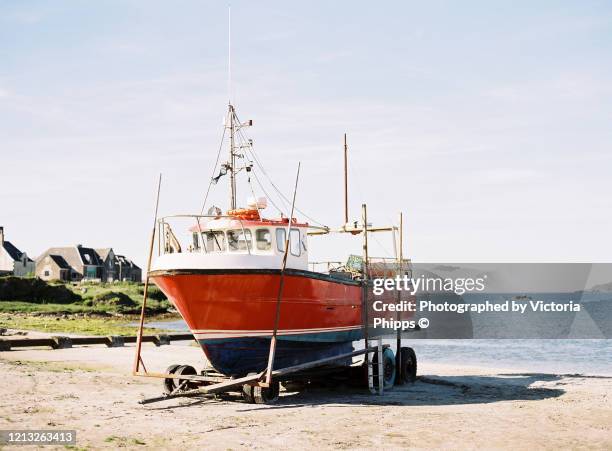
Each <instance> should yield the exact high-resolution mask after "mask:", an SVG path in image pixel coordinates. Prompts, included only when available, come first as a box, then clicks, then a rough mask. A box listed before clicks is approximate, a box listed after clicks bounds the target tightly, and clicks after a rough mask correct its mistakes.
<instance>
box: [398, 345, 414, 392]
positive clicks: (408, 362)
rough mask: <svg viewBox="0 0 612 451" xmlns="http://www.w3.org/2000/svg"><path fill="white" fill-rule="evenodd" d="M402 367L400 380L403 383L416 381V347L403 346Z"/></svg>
mask: <svg viewBox="0 0 612 451" xmlns="http://www.w3.org/2000/svg"><path fill="white" fill-rule="evenodd" d="M400 352H401V354H400V355H401V358H402V363H401V368H400V372H399V374H400V380H401V381H402V383H404V384H406V383H411V384H412V383H414V381H416V377H417V357H416V353H415V352H414V349H412V348H401V350H400Z"/></svg>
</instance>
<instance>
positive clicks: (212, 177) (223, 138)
mask: <svg viewBox="0 0 612 451" xmlns="http://www.w3.org/2000/svg"><path fill="white" fill-rule="evenodd" d="M226 130H227V127H225V126H223V134H222V135H221V143H219V150H218V151H217V159H216V161H215V165H214V167H213V171H212V175H211V176H210V181H209V182H208V189H207V190H206V196H204V203H203V204H202V210H201V211H200V214H201V215H202V214H204V209H205V208H206V201H207V200H208V195H209V194H210V188H211V187H212V185H213V179H214V177H215V172H217V165H218V164H219V158H220V157H221V149H222V148H223V141H224V140H225V132H226Z"/></svg>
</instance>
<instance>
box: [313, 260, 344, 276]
mask: <svg viewBox="0 0 612 451" xmlns="http://www.w3.org/2000/svg"><path fill="white" fill-rule="evenodd" d="M344 263H345V262H340V261H320V262H308V266H309V267H310V270H311V271H312V272H321V273H328V274H329V272H330V271H333V270H334V269H337V268H339V267H341V266H343V265H344Z"/></svg>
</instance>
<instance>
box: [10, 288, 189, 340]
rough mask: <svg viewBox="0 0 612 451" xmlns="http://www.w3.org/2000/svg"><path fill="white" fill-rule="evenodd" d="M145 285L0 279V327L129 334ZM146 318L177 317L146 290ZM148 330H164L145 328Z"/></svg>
mask: <svg viewBox="0 0 612 451" xmlns="http://www.w3.org/2000/svg"><path fill="white" fill-rule="evenodd" d="M143 292H144V285H143V284H141V283H135V282H118V283H81V284H70V283H63V282H58V281H54V282H44V281H42V280H39V279H23V278H17V277H2V278H0V328H6V329H23V330H36V331H42V332H53V333H55V332H57V333H60V332H64V333H74V334H89V335H133V334H134V333H136V330H137V328H136V327H133V326H129V325H128V324H130V323H133V322H134V321H136V320H137V319H138V315H139V314H140V310H141V308H142V298H143ZM146 313H147V317H148V318H155V319H156V320H159V319H165V318H168V319H176V318H178V315H177V314H176V313H175V312H174V311H173V310H172V308H171V304H170V302H169V301H168V300H167V299H166V297H165V296H164V294H163V293H162V292H161V291H160V290H159V289H158V288H157V287H150V289H149V297H148V300H147V309H146ZM148 331H149V332H163V331H162V330H153V329H148Z"/></svg>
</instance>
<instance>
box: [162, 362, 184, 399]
mask: <svg viewBox="0 0 612 451" xmlns="http://www.w3.org/2000/svg"><path fill="white" fill-rule="evenodd" d="M180 366H181V365H170V366H169V367H168V368H167V369H166V374H174V373H175V372H176V370H177V369H178V368H179V367H180ZM174 381H175V379H171V378H169V377H168V378H166V379H164V393H166V394H168V395H169V394H170V393H172V392H173V391H174V390H176V387H177V385H176V384H175V382H174Z"/></svg>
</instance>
